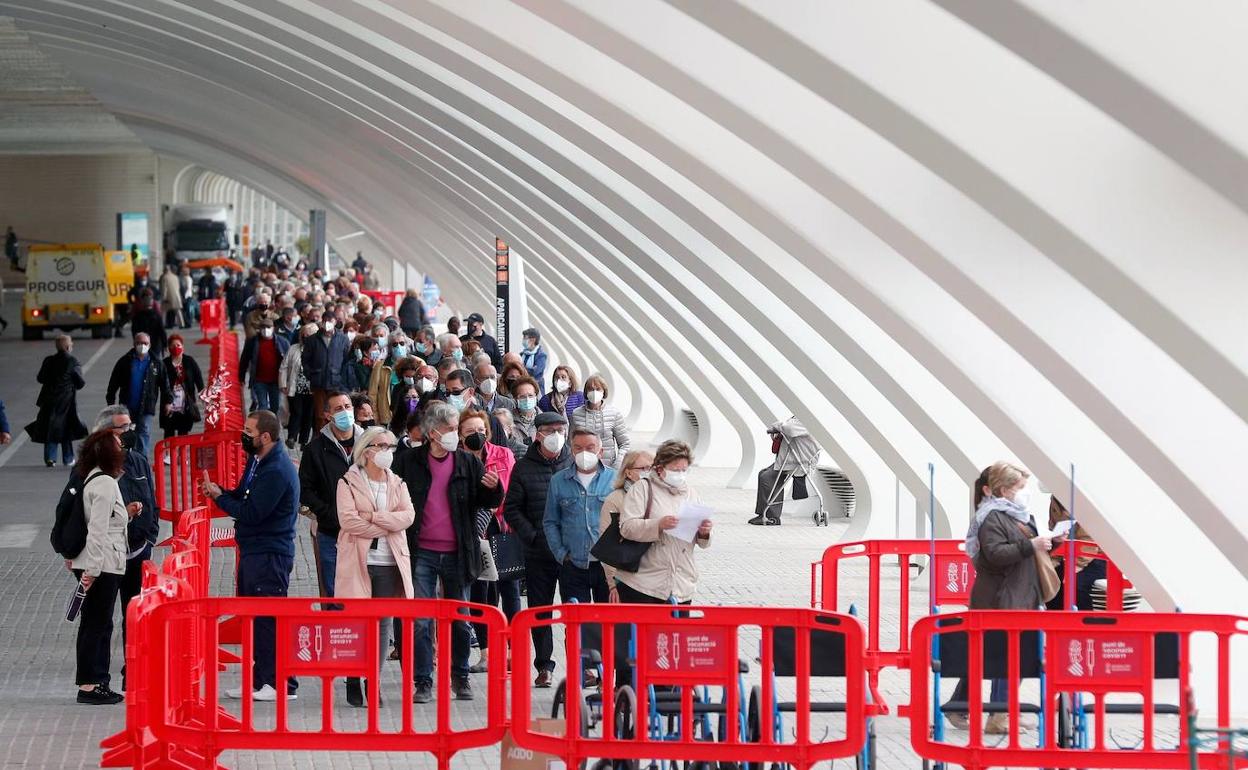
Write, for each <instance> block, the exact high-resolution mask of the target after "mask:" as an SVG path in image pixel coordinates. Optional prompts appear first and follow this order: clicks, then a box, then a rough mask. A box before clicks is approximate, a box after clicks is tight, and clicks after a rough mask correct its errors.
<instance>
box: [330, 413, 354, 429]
mask: <svg viewBox="0 0 1248 770" xmlns="http://www.w3.org/2000/svg"><path fill="white" fill-rule="evenodd" d="M353 425H355V416H354V415H352V414H351V413H350V412H338V413H337V414H335V415H334V427H335V428H337V429H338V430H341V431H348V430H351V426H353Z"/></svg>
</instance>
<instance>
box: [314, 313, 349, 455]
mask: <svg viewBox="0 0 1248 770" xmlns="http://www.w3.org/2000/svg"><path fill="white" fill-rule="evenodd" d="M337 325H338V321H337V320H336V319H335V318H334V314H333V313H332V312H330V311H325V313H324V314H323V315H322V316H321V324H320V333H319V334H317V335H316V336H315V337H313V338H311V339H307V340H304V342H303V373H304V374H305V375H306V376H307V378H308V384H309V385H311V386H312V411H313V413H314V414H315V415H316V428H317V430H320V429H321V428H323V427H324V426H325V414H326V411H325V402H326V399H327V398H328V396H329V393H330V391H334V390H341V389H342V367H343V365H344V364H346V362H347V355H348V353H349V352H350V351H349V348H350V346H349V345H348V343H347V335H345V334H343V333H342V332H340V331H336V329H337Z"/></svg>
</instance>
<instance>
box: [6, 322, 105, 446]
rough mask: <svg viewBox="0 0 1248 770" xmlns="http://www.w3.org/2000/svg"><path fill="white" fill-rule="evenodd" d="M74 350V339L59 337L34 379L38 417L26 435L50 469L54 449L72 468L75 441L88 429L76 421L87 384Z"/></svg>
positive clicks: (60, 335)
mask: <svg viewBox="0 0 1248 770" xmlns="http://www.w3.org/2000/svg"><path fill="white" fill-rule="evenodd" d="M73 350H74V340H73V338H71V337H70V336H69V335H68V334H58V335H57V337H56V352H55V353H53V354H52V355H50V356H48V357H47V358H44V359H43V363H42V364H40V366H39V373H38V374H37V375H36V376H35V379H36V380H37V381H38V383H39V397H38V398H37V399H36V400H35V405H36V406H38V407H39V414H38V416H37V417H35V420H34V422H32V423H30V424H29V425H27V426H26V434H27V435H28V436H30V440H31V441H33V442H35V443H36V444H43V463H44V465H46V466H47V467H49V468H51V467H52V466H54V465H56V449H57V447H60V449H61V462H63V463H64V464H65V465H73V464H74V441H76V440H78V439H80V438H84V437H86V435H87V426H86V425H84V424H83V423H82V420H80V419H79V418H78V391H80V390H82V389H83V388H84V387H86V384H87V382H86V380H84V379H83V377H82V365H81V364H79V363H78V359H77V358H75V357H74V355H73ZM114 373H115V369H114Z"/></svg>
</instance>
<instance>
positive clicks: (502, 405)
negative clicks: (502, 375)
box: [472, 363, 516, 414]
mask: <svg viewBox="0 0 1248 770" xmlns="http://www.w3.org/2000/svg"><path fill="white" fill-rule="evenodd" d="M472 376H473V379H474V380H475V381H476V391H477V408H478V409H480V410H481V411H483V412H485V413H486V414H494V412H495V411H496V410H498V409H506V410H508V411H511V412H514V411H516V402H515V401H514V400H513V399H510V398H508V397H507V396H500V395H499V394H498V370H497V369H495V368H494V365H493V364H484V363H483V364H477V366H476V368H474V369H473V370H472Z"/></svg>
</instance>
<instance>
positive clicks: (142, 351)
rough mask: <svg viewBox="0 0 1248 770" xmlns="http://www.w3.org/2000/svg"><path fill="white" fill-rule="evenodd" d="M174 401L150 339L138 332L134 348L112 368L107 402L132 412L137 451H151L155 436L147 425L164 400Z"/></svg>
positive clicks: (105, 397)
mask: <svg viewBox="0 0 1248 770" xmlns="http://www.w3.org/2000/svg"><path fill="white" fill-rule="evenodd" d="M172 398H173V395H172V394H171V393H170V392H169V382H168V380H167V379H166V377H165V370H164V367H163V365H162V364H161V362H160V360H159V359H158V358H156V356H154V355H152V340H151V337H149V336H148V335H147V334H145V333H143V332H139V333H138V334H136V335H134V347H133V348H131V349H130V350H129V351H127V352H126V353H125V354H124V355H122V357H121V358H119V359H117V363H116V364H114V365H113V373H112V376H110V377H109V378H108V388H107V390H106V391H105V393H104V401H105V403H108V404H121V405H122V406H124V407H126V408H127V409H129V411H130V417H131V419H132V420H133V421H134V429H135V432H136V434H137V435H136V441H135V449H137V450H138V451H140V452H142V453H143V454H148V453H149V452H150V451H151V446H150V444H151V441H152V434H151V430H150V428H149V427H148V426H149V423H150V422H151V419H152V415H154V414H156V407H157V405H158V404H160V403H161V400H162V399H164V400H165V401H170V400H172Z"/></svg>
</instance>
